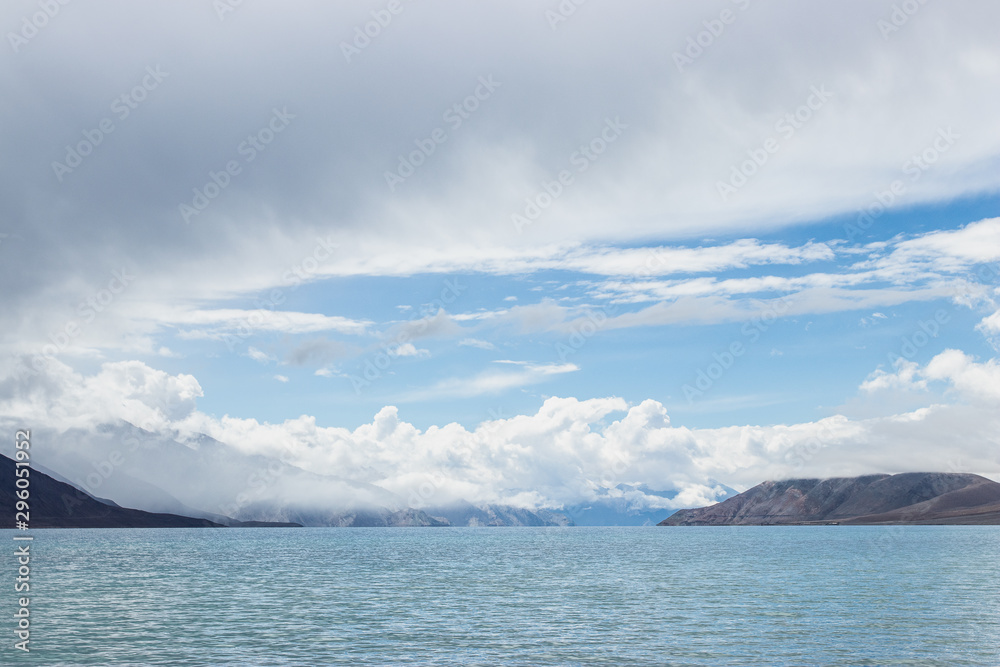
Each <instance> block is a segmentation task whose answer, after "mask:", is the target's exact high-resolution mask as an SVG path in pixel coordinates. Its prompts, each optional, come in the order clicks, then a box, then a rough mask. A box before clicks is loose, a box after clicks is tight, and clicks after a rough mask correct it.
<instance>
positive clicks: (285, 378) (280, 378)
mask: <svg viewBox="0 0 1000 667" xmlns="http://www.w3.org/2000/svg"><path fill="white" fill-rule="evenodd" d="M274 379H275V380H277V381H278V382H288V376H286V375H275V376H274Z"/></svg>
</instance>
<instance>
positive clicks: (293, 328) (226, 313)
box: [160, 308, 372, 338]
mask: <svg viewBox="0 0 1000 667" xmlns="http://www.w3.org/2000/svg"><path fill="white" fill-rule="evenodd" d="M160 321H161V322H164V323H169V324H172V325H176V326H192V325H193V326H214V327H215V328H214V329H212V330H209V331H205V330H202V329H196V330H193V331H187V332H183V333H182V337H186V338H199V337H201V338H204V337H212V336H216V337H217V336H220V335H224V334H225V333H227V332H232V331H244V330H250V331H278V332H281V333H288V334H301V333H315V332H319V331H338V332H340V333H346V334H355V335H360V334H364V333H365V332H366V331H367V330H368V327H369V326H370V325H371V324H372V323H371V322H369V321H367V320H352V319H349V318H346V317H340V316H330V315H320V314H318V313H299V312H295V311H287V310H266V309H263V308H261V309H258V310H241V309H237V308H218V309H214V310H187V311H184V310H179V311H174V312H172V313H166V312H164V313H163V314H162V315H161V320H160Z"/></svg>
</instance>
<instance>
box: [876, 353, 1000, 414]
mask: <svg viewBox="0 0 1000 667" xmlns="http://www.w3.org/2000/svg"><path fill="white" fill-rule="evenodd" d="M929 382H942V383H945V384H946V385H947V386H948V388H950V389H951V390H952V391H954V392H955V393H957V394H958V395H959V396H961V398H962V399H963V400H967V401H971V402H974V403H981V404H996V403H1000V360H997V359H990V360H988V361H986V362H983V363H980V362H977V361H975V359H974V358H973V357H972V356H970V355H968V354H966V353H964V352H962V351H961V350H955V349H948V350H945V351H944V352H941V353H940V354H938V355H937V356H935V357H934V358H933V359H931V360H930V361H929V362H927V365H926V366H923V367H921V366H920V365H919V364H917V363H916V362H913V361H908V360H906V359H902V358H900V359H898V360H897V361H896V364H895V370H894V371H893V372H886V371H883V370H877V371H875V372H874V373H873V374H872V375H870V376H869V377H868V379H866V380H865V382H864V383H862V385H861V390H862V391H865V392H868V393H873V392H877V391H884V390H887V389H900V390H904V391H914V390H925V389H927V388H928V383H929Z"/></svg>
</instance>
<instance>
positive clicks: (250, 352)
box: [247, 345, 276, 364]
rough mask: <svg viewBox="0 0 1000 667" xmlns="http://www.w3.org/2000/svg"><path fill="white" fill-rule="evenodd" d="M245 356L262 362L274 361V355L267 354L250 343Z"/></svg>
mask: <svg viewBox="0 0 1000 667" xmlns="http://www.w3.org/2000/svg"><path fill="white" fill-rule="evenodd" d="M247 356H248V357H250V358H251V359H253V360H254V361H258V362H260V363H262V364H267V363H269V362H272V361H276V359H275V358H274V357H272V356H271V355H269V354H267V353H266V352H263V351H261V350H258V349H257V348H256V347H254V346H252V345H251V346H249V347H248V348H247Z"/></svg>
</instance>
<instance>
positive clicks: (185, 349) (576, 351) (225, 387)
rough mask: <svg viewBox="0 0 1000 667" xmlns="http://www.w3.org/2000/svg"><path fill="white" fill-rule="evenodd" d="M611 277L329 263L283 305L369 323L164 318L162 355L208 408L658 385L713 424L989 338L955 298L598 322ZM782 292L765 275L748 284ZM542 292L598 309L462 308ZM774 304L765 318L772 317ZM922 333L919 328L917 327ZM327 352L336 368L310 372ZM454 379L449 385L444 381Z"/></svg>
mask: <svg viewBox="0 0 1000 667" xmlns="http://www.w3.org/2000/svg"><path fill="white" fill-rule="evenodd" d="M998 210H1000V199H998V198H997V197H995V196H985V197H984V196H981V197H974V198H965V199H961V200H957V201H954V202H949V203H947V204H936V205H926V206H917V207H910V208H906V209H903V210H899V211H892V212H890V213H887V214H885V215H884V216H883V217H881V218H880V219H879V220H878V221H877V224H875V225H873V226H872V227H871V228H869V229H868V230H865V231H864V234H863V236H857V237H856V238H855V239H853V241H854V243H851V244H844V245H845V246H846V247H847V248H849V249H850V248H863V247H864V246H866V245H868V244H871V243H892V242H894V241H899V240H902V239H908V238H913V237H916V236H919V235H921V234H926V233H928V232H933V231H942V230H957V229H960V228H961V227H964V226H965V225H966V224H968V223H969V222H973V221H978V220H981V219H985V218H990V217H996V215H997V213H998ZM854 219H855V217H854V216H839V217H837V218H833V219H830V220H822V221H818V222H816V223H815V224H812V225H801V226H796V227H794V228H788V229H783V230H780V231H777V232H772V233H770V234H767V235H760V236H756V237H752V238H754V239H756V240H758V241H759V242H760V243H761V244H783V245H787V246H790V247H801V246H804V245H806V244H809V243H814V244H820V243H823V244H830V247H833V248H840V247H841V246H838V245H834V244H836V243H837V242H842V240H843V239H844V225H845V224H849V223H850V222H851V221H853V220H854ZM745 238H747V237H744V236H728V237H726V236H716V237H714V238H711V239H691V240H684V241H680V242H676V241H675V242H674V243H673V244H672V245H673V246H675V247H689V248H690V247H703V248H704V247H708V248H711V247H713V246H714V247H718V246H725V245H727V244H729V243H732V242H734V241H738V240H740V239H745ZM630 247H632V248H643V247H654V248H655V247H661V244H660V243H656V242H652V243H648V244H647V245H645V246H642V245H633V246H630ZM858 259H859V255H857V254H849V253H846V252H834V253H833V254H832V256H831V257H829V258H822V259H817V260H815V261H809V262H802V263H798V264H766V265H758V266H749V267H746V268H734V269H729V270H725V271H720V272H711V273H706V272H697V273H682V274H678V276H677V278H676V279H677V280H689V279H696V278H702V279H703V278H705V277H710V278H712V279H714V280H717V281H725V280H731V279H736V280H738V279H745V278H760V277H764V276H778V277H786V278H791V277H797V276H808V275H810V274H815V273H832V274H845V273H849V272H850V271H851V269H850V267H851V265H853V264H854V263H856V262H857V261H858ZM914 278H915V279H916V278H917V277H916V276H914ZM601 281H602V277H601V276H595V275H594V274H590V273H585V272H580V271H572V270H542V271H537V272H530V273H528V272H521V273H513V274H505V275H493V274H490V273H472V272H457V273H434V274H426V273H424V274H417V275H407V276H400V277H349V278H347V277H344V278H340V277H335V278H330V279H326V280H320V281H316V282H312V283H308V284H304V285H296V286H292V287H290V288H288V289H286V290H283V291H284V294H285V297H286V298H285V299H284V300H283V303H282V304H281V305H280V307H279V308H278V309H280V310H290V311H299V312H304V313H320V314H324V315H331V316H332V315H338V316H343V317H346V318H349V319H351V320H358V321H367V322H371V323H372V324H371V326H370V330H369V332H368V333H367V334H366V335H362V336H355V335H337V334H321V335H316V334H300V335H294V336H292V335H287V334H280V333H271V334H268V333H266V332H259V333H254V334H253V335H251V336H249V337H246V338H244V337H242V336H240V335H239V333H238V332H234V333H232V334H230V336H231V337H229V338H225V339H224V340H221V341H218V340H216V341H205V340H184V339H183V338H180V337H178V336H177V335H174V336H170V334H169V332H167V334H166V335H165V336H164V338H163V343H164V344H165V345H167V346H168V347H169V348H170V349H172V350H174V351H175V352H177V353H179V354H183V355H184V357H183V358H179V359H176V360H169V361H168V363H167V364H165V368H167V369H168V370H170V371H171V372H193V371H192V370H185V369H197V370H198V372H196V373H195V375H196V376H197V377H198V378H199V381H200V382H201V384H202V386H203V387H204V388H205V390H206V398H205V399H203V400H202V401H201V402H200V407H201V408H202V409H203V410H205V411H206V412H210V413H213V414H216V415H219V416H221V415H223V414H233V415H253V416H255V417H257V418H259V419H264V420H267V421H272V422H279V421H283V420H285V419H289V418H294V417H298V416H299V415H301V414H310V415H317V418H318V419H319V421H320V422H321V423H324V424H325V425H331V426H332V425H349V426H350V425H357V424H361V423H364V422H366V421H368V420H369V419H370V418H371V416H372V415H374V414H375V413H376V412H378V410H379V409H381V408H382V407H383V406H384V405H387V404H392V405H396V406H398V407H399V408H400V411H401V414H403V415H404V416H405V417H406V419H407V420H408V421H410V422H411V423H413V424H414V425H416V426H418V427H420V428H426V427H428V426H430V425H432V424H442V423H447V422H449V421H457V422H459V423H461V424H463V425H464V426H467V427H471V426H475V425H476V424H477V423H479V422H481V421H483V420H486V419H492V418H496V417H498V416H512V415H515V414H520V413H525V412H532V411H534V410H537V409H538V406H539V405H541V403H542V402H543V401H544V399H545V398H547V397H549V396H564V395H574V396H577V397H581V398H582V397H586V398H596V397H604V396H621V397H623V398H625V399H626V400H628V401H630V402H634V403H637V402H640V401H641V400H643V399H645V398H653V399H655V400H657V401H660V402H662V403H663V404H664V405H666V406H667V407H668V409H669V411H670V414H671V415H672V416H673V417H674V418H675V419H677V420H681V421H682V422H683V423H684V424H685V425H687V426H690V427H699V428H706V427H719V426H725V425H728V424H731V423H756V424H775V423H788V422H793V421H797V420H815V419H819V418H822V417H826V416H829V415H830V414H836V412H837V411H838V410H839V409H841V406H842V405H843V404H844V403H845V402H847V401H848V400H849V399H850V398H852V397H854V395H855V393H856V390H857V387H858V385H859V384H860V383H861V381H862V380H864V378H865V377H866V376H867V375H868V374H869V373H871V372H872V371H873V370H874V369H875V368H877V367H879V366H880V365H881V366H883V367H885V368H887V369H888V368H890V367H891V365H890V360H889V359H890V355H891V354H894V353H895V354H897V355H899V354H902V353H903V352H904V351H905V352H907V353H908V357H907V358H909V359H911V360H912V361H917V362H919V363H926V362H927V361H928V360H930V359H931V358H932V357H933V356H935V355H936V354H938V353H940V352H941V351H943V350H945V349H947V348H958V349H963V350H966V351H968V352H970V353H971V354H974V355H977V356H980V357H987V356H989V355H990V354H991V352H992V348H991V347H990V345H989V343H988V342H987V340H986V339H985V338H984V337H983V336H982V335H981V334H979V333H978V332H976V330H975V326H976V324H978V323H979V321H980V319H982V317H981V315H980V314H979V313H978V312H977V311H976V310H975V309H970V308H964V307H959V306H956V305H955V304H954V303H952V302H951V300H950V299H949V298H939V299H932V300H920V301H904V302H902V303H899V304H893V305H886V306H878V307H875V308H856V309H845V310H841V311H838V312H832V313H809V312H806V313H802V314H795V315H788V316H786V315H784V314H783V313H782V311H781V308H780V305H779V306H776V307H775V308H773V309H768V308H766V307H762V308H761V309H760V312H761V313H763V314H765V317H763V318H761V319H760V320H759V321H755V320H754V319H753V317H752V316H751V317H750V318H749V319H747V320H745V321H724V322H718V323H710V324H701V323H697V322H695V323H684V322H681V323H678V324H669V325H648V326H635V327H627V328H614V329H605V328H604V327H601V326H598V325H599V324H600V318H601V316H602V315H606V314H608V313H609V312H610V313H611V314H616V313H617V314H623V313H627V312H636V311H638V310H640V308H641V307H643V306H648V305H649V304H648V303H643V304H633V303H620V302H616V301H614V300H612V299H609V298H600V297H595V294H594V293H595V285H597V284H599V283H600V282H601ZM882 285H884V283H875V286H882ZM791 293H792V292H782V293H780V294H782V295H784V294H791ZM442 295H443V296H442ZM774 296H775V294H772V293H769V292H763V291H762V292H759V293H750V294H747V295H746V296H745V298H746V299H747V300H749V299H752V298H759V299H773V298H774ZM266 298H267V296H266V294H265V293H261V295H254V296H253V297H252V298H250V299H244V300H234V301H233V302H231V303H228V304H225V307H234V308H246V309H253V308H254V304H255V302H259V300H260V299H266ZM444 299H447V300H448V303H445V301H444ZM548 301H552V302H555V303H557V304H564V305H566V306H567V307H572V308H580V309H582V310H583V311H584V312H592V313H593V314H594V316H593V322H594V323H595V325H594V329H593V330H591V329H590V328H586V327H584V328H583V329H582V331H581V332H580V333H579V335H577V336H576V337H573V334H572V330H571V331H569V332H567V331H551V330H529V331H524V330H522V327H520V326H515V325H510V324H508V325H496V324H493V323H492V320H494V319H496V318H495V317H494V318H487V319H485V320H484V319H463V318H466V317H467V316H476V315H479V314H482V313H497V312H501V311H509V310H510V309H511V308H512V307H525V306H538V305H539V304H544V303H546V302H548ZM440 308H444V310H445V311H446V312H447V313H448V314H449V315H453V316H457V317H458V318H459V321H457V322H455V323H453V325H452V326H453V327H454V329H453V330H451V331H448V332H446V333H444V334H443V335H439V336H430V337H427V338H424V337H420V338H410V337H408V336H403V337H402V338H400V337H398V335H394V331H396V330H398V327H400V326H401V325H402V324H404V323H407V322H410V323H412V322H415V321H420V319H421V318H422V317H424V316H426V315H427V314H436V313H437V310H438V309H440ZM942 309H943V310H944V311H946V313H947V318H948V321H947V322H946V323H945V325H944V326H941V327H939V329H936V331H937V332H938V335H937V336H936V337H934V338H933V339H932V340H931V341H929V342H928V343H927V344H925V345H922V346H919V347H917V346H916V345H914V346H913V348H914V351H912V352H910V348H908V347H907V348H906V350H904V349H903V348H904V346H905V345H906V343H907V340H909V339H911V338H912V336H913V334H914V333H915V332H917V331H919V330H920V329H919V326H920V323H921V322H928V321H929V320H933V319H934V317H935V315H936V314H937V313H938V312H939V311H941V310H942ZM806 310H807V311H808V310H809V309H808V308H806ZM771 312H773V314H774V316H775V317H774V319H773V321H772V320H771V318H769V317H767V315H769V314H770V313H771ZM584 321H586V320H584ZM917 340H918V342H922V339H921V338H920V337H919V336H918V339H917ZM317 341H319V343H320V344H326V343H331V344H333V343H336V344H339V345H340V346H341V348H342V349H340V350H337V351H336V352H333V353H330V355H329V357H326V356H322V355H320V356H315V357H312V358H309V359H308V361H306V362H305V363H303V364H301V365H297V364H296V363H295V362H294V361H293V360H291V359H290V354H291V351H292V350H294V349H296V348H297V347H299V346H301V345H309V344H311V343H315V342H317ZM400 343H402V344H407V343H409V344H411V345H413V346H414V348H415V349H416V350H417V351H418V352H416V353H414V354H411V355H409V356H397V355H392V354H389V355H386V354H385V352H386V350H392V349H394V345H397V344H400ZM733 343H737V344H739V345H742V346H743V347H742V349H744V350H745V351H744V352H743V353H742V354H741V355H739V356H737V357H735V358H734V359H733V360H732V362H731V363H729V362H728V361H727V360H726V356H727V350H728V349H729V347H730V345H732V344H733ZM714 355H719V358H716V356H714ZM387 362H388V365H386V363H387ZM510 362H519V363H518V364H514V363H510ZM567 364H572V365H573V366H575V367H576V368H575V369H574V370H567V369H563V370H562V372H556V371H558V370H559V369H558V368H552V369H551V370H552V372H551V373H550V374H537V375H532V374H531V373H524V371H523V370H521V369H524V368H526V367H529V368H530V367H536V368H541V367H557V366H565V365H567ZM721 364H725V365H727V366H728V367H727V368H725V369H724V370H725V373H724V374H722V375H721V376H720V377H719V378H718V379H712V378H709V379H712V382H711V384H710V385H707V384H706V383H705V381H704V379H702V383H701V384H699V382H698V380H699V372H702V373H705V374H706V375H707V374H708V373H709V371H711V372H712V373H713V374H714V373H716V372H717V369H712V368H711V367H712V366H713V365H721ZM383 366H384V367H383ZM327 370H328V371H329V374H328V375H317V374H316V373H317V371H320V372H325V371H327ZM519 373H520V374H522V375H523V376H524V377H523V379H522V381H521V382H518V381H517V380H516V379H515V378H513V377H512V378H511V379H510V383H509V384H507V383H502V382H501V383H500V384H499V385H498V386H497V387H496V388H495V389H486V388H485V387H483V388H476V389H472V388H465V389H463V388H462V386H461V385H460V384H459V383H458V381H470V380H472V379H474V378H475V377H477V376H481V375H484V374H485V375H487V376H489V375H497V376H508V375H510V376H512V375H516V374H519ZM276 377H280V378H282V379H275V378H276ZM448 381H453V382H455V386H454V387H441V386H440V385H441V384H442V383H445V382H448ZM685 386H687V387H689V390H688V391H685ZM691 388H693V389H694V390H696V391H692V390H691Z"/></svg>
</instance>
